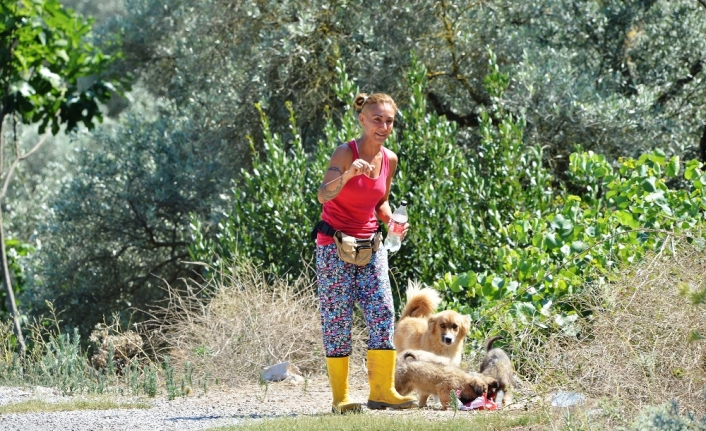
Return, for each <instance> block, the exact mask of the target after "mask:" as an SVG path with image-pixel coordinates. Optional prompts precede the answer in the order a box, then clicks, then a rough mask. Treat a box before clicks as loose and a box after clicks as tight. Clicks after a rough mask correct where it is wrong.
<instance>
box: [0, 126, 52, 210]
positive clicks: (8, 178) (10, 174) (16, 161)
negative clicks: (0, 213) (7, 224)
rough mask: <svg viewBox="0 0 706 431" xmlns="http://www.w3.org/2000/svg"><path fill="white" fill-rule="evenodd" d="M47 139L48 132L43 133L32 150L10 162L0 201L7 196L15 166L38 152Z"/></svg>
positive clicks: (0, 193)
mask: <svg viewBox="0 0 706 431" xmlns="http://www.w3.org/2000/svg"><path fill="white" fill-rule="evenodd" d="M48 137H49V132H47V133H45V134H44V136H42V139H40V140H39V142H37V144H36V145H35V146H34V148H32V149H31V150H29V151H28V152H26V153H25V154H23V155H18V156H17V157H15V160H13V161H12V165H10V169H9V170H8V171H7V176H6V177H5V184H3V186H2V192H0V200H2V199H5V195H6V194H7V188H8V186H9V185H10V180H12V174H13V173H14V171H15V168H16V167H17V164H18V163H20V162H21V161H22V160H24V159H26V158H27V157H29V156H31V155H32V154H33V153H35V152H36V151H37V150H39V147H41V146H42V145H44V142H46V140H47V138H48Z"/></svg>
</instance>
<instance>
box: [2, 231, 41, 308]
mask: <svg viewBox="0 0 706 431" xmlns="http://www.w3.org/2000/svg"><path fill="white" fill-rule="evenodd" d="M5 252H6V253H7V259H8V262H7V265H8V269H9V270H10V274H11V277H12V280H13V284H12V288H13V290H14V293H15V296H17V295H19V294H20V293H21V292H23V291H24V290H25V289H26V286H27V274H26V272H25V268H24V266H23V265H22V263H21V260H22V259H24V258H26V257H27V256H28V255H29V254H30V253H32V252H34V247H33V246H32V245H31V244H28V243H26V242H23V241H20V240H17V239H8V240H6V241H5ZM6 297H7V292H6V291H5V289H2V290H0V320H5V319H7V318H8V317H9V316H10V314H11V310H8V309H7V299H6ZM19 305H20V304H18V306H19Z"/></svg>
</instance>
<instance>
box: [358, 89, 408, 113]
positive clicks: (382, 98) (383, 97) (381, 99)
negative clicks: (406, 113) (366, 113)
mask: <svg viewBox="0 0 706 431" xmlns="http://www.w3.org/2000/svg"><path fill="white" fill-rule="evenodd" d="M378 103H387V104H388V105H390V106H392V109H394V110H395V113H397V105H396V104H395V101H394V100H392V97H390V95H388V94H385V93H373V94H370V95H368V94H366V93H359V94H358V95H357V96H355V99H353V109H354V110H355V112H361V111H362V110H363V108H364V107H365V106H367V105H377V104H378Z"/></svg>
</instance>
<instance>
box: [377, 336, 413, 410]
mask: <svg viewBox="0 0 706 431" xmlns="http://www.w3.org/2000/svg"><path fill="white" fill-rule="evenodd" d="M396 357H397V352H396V351H394V350H368V382H369V383H370V396H369V397H368V408H369V409H374V410H377V409H385V408H388V407H391V408H395V409H408V408H411V407H417V399H416V398H415V397H412V396H409V397H403V396H402V395H400V394H399V393H398V392H397V391H396V390H395V358H396Z"/></svg>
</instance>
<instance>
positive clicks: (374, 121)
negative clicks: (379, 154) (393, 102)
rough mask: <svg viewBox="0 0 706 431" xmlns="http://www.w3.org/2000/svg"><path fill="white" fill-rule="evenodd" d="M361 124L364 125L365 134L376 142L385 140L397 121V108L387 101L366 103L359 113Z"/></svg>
mask: <svg viewBox="0 0 706 431" xmlns="http://www.w3.org/2000/svg"><path fill="white" fill-rule="evenodd" d="M358 119H359V120H360V125H361V126H362V127H363V136H365V137H366V138H367V139H372V140H374V141H376V142H384V141H385V139H387V137H388V136H390V133H392V125H393V124H394V122H395V109H394V108H393V107H392V106H390V105H389V104H387V103H376V104H375V105H365V106H364V107H363V110H362V111H361V113H360V114H358Z"/></svg>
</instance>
